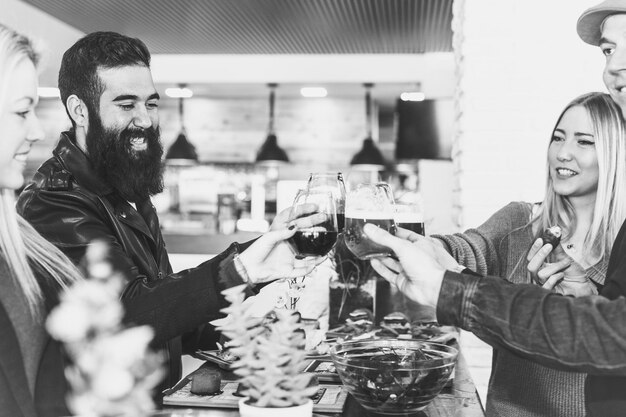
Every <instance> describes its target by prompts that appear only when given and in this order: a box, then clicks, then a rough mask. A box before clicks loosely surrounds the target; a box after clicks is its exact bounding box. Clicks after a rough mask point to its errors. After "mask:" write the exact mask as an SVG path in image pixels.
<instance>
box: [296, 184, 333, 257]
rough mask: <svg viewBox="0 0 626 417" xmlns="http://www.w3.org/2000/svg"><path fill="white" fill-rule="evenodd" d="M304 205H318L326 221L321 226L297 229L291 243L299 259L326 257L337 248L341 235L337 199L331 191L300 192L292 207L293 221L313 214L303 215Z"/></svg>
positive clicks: (319, 211)
mask: <svg viewBox="0 0 626 417" xmlns="http://www.w3.org/2000/svg"><path fill="white" fill-rule="evenodd" d="M304 204H315V205H317V213H323V214H324V215H325V216H324V217H325V219H324V220H323V221H322V222H320V223H319V224H316V225H312V226H310V227H307V228H303V229H297V230H296V233H295V234H294V235H293V236H292V237H291V238H289V243H290V245H291V247H292V249H293V251H294V252H295V254H296V258H298V259H303V258H305V257H307V256H325V255H326V254H328V252H330V250H331V249H332V248H333V246H335V243H336V242H337V234H338V233H339V229H338V225H337V208H336V204H335V199H334V197H333V195H332V193H331V192H330V191H310V190H300V191H298V194H297V195H296V198H295V200H294V202H293V205H292V206H291V214H290V216H289V218H290V219H292V220H293V219H296V218H298V217H301V216H303V215H305V216H309V215H310V214H311V213H307V214H303V212H302V210H301V209H300V206H302V205H304Z"/></svg>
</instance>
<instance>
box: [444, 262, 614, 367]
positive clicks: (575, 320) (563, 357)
mask: <svg viewBox="0 0 626 417" xmlns="http://www.w3.org/2000/svg"><path fill="white" fill-rule="evenodd" d="M437 319H438V321H439V322H440V323H441V324H448V325H455V326H458V327H460V328H462V329H464V330H467V331H470V332H472V333H474V334H475V335H476V336H478V337H479V338H480V339H482V340H484V341H485V342H487V343H489V344H490V345H492V346H494V347H498V348H504V349H508V350H510V351H513V352H515V353H517V354H519V355H521V356H523V357H525V358H528V359H531V360H534V361H536V362H538V363H540V364H542V365H546V366H550V367H553V368H557V369H562V370H569V371H577V372H586V373H590V374H596V375H626V320H625V319H626V298H624V297H620V298H618V299H616V300H608V299H606V298H604V297H600V296H588V297H580V298H572V297H565V296H562V295H559V294H555V293H552V292H550V291H548V290H544V289H542V288H540V287H538V286H536V285H520V284H517V285H513V284H510V283H509V282H507V281H504V280H502V279H500V278H495V277H480V276H475V275H468V274H457V273H453V272H446V274H445V276H444V280H443V284H442V287H441V292H440V295H439V300H438V303H437Z"/></svg>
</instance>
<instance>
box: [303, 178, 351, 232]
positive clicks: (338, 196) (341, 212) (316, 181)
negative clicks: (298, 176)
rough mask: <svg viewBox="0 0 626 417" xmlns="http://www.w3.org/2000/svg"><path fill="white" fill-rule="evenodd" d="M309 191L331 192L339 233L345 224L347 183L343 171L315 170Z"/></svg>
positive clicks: (308, 187)
mask: <svg viewBox="0 0 626 417" xmlns="http://www.w3.org/2000/svg"><path fill="white" fill-rule="evenodd" d="M306 189H307V190H308V191H315V192H317V191H320V192H330V193H331V194H332V196H333V199H334V200H335V207H336V210H337V226H338V228H339V229H338V230H339V233H341V232H343V228H344V225H345V207H346V185H345V183H344V181H343V175H342V174H341V172H314V173H312V174H310V175H309V180H308V181H307V186H306Z"/></svg>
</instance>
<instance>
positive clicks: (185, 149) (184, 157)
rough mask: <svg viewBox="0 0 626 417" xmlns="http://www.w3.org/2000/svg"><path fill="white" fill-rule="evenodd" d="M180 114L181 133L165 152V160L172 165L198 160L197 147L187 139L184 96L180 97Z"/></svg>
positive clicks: (189, 163)
mask: <svg viewBox="0 0 626 417" xmlns="http://www.w3.org/2000/svg"><path fill="white" fill-rule="evenodd" d="M178 115H179V117H180V125H181V129H180V133H179V134H178V137H177V138H176V140H175V141H174V143H173V144H172V146H170V147H169V149H168V150H167V153H166V154H165V161H166V162H167V163H168V164H170V165H194V164H196V163H197V162H198V152H196V147H195V146H193V144H192V143H191V142H189V140H187V133H186V132H185V126H184V123H183V98H182V97H181V98H179V99H178Z"/></svg>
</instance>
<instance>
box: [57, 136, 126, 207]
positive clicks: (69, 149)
mask: <svg viewBox="0 0 626 417" xmlns="http://www.w3.org/2000/svg"><path fill="white" fill-rule="evenodd" d="M53 154H54V156H56V157H57V159H58V160H59V161H61V164H62V165H63V167H64V168H65V169H66V170H67V171H69V172H70V173H71V174H72V176H73V177H74V179H75V180H76V182H77V183H78V184H80V185H82V186H83V187H85V188H87V189H88V190H89V191H91V192H93V193H95V194H97V195H107V194H110V193H112V192H113V191H114V189H113V187H111V186H110V185H108V184H107V183H106V182H104V181H103V180H102V179H101V178H100V177H98V175H97V174H96V173H95V171H94V169H93V167H92V166H91V163H90V162H89V159H88V158H87V155H86V154H85V153H84V152H83V151H82V150H81V149H80V148H79V147H78V145H76V139H75V137H74V134H73V133H72V132H63V133H61V138H60V139H59V143H58V145H57V147H56V148H55V149H54V151H53Z"/></svg>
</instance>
